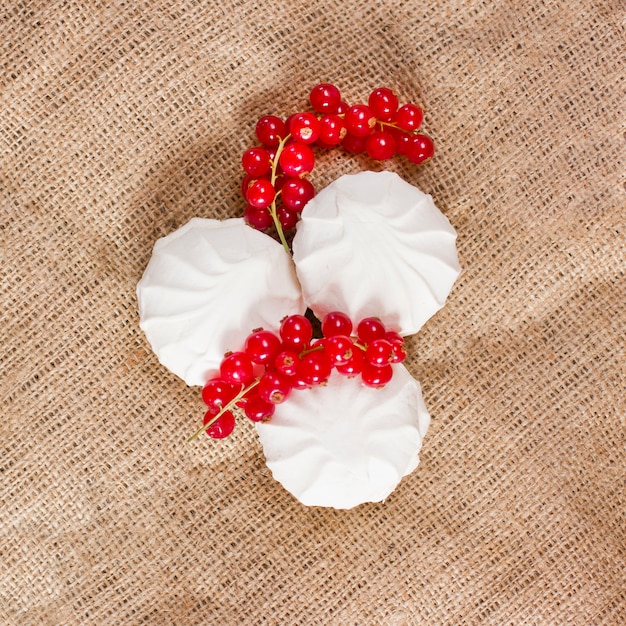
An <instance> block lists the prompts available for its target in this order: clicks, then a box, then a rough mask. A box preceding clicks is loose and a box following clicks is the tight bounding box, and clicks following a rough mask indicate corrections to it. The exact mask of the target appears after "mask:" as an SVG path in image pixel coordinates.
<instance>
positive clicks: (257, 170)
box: [241, 148, 272, 177]
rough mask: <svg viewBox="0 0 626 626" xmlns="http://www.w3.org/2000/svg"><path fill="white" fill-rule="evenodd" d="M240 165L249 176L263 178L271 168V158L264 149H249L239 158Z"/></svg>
mask: <svg viewBox="0 0 626 626" xmlns="http://www.w3.org/2000/svg"><path fill="white" fill-rule="evenodd" d="M241 165H242V166H243V169H244V170H245V172H246V173H247V174H250V175H251V176H257V177H259V176H265V174H267V173H268V172H269V171H270V169H271V167H272V162H271V157H270V154H269V152H268V151H267V150H266V149H265V148H249V149H248V150H246V151H245V152H244V153H243V156H242V157H241Z"/></svg>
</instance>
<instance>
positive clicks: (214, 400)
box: [202, 378, 239, 414]
mask: <svg viewBox="0 0 626 626" xmlns="http://www.w3.org/2000/svg"><path fill="white" fill-rule="evenodd" d="M238 392H239V389H238V387H237V386H235V385H232V384H231V383H228V382H226V381H225V380H222V379H221V378H212V379H211V380H209V381H207V383H206V384H205V385H204V387H203V388H202V400H203V401H204V404H206V405H207V406H208V407H209V408H211V409H217V410H216V411H215V414H217V413H219V410H220V409H221V408H222V407H223V406H225V405H226V404H228V403H229V402H230V401H231V400H233V399H234V398H235V396H236V395H237V393H238Z"/></svg>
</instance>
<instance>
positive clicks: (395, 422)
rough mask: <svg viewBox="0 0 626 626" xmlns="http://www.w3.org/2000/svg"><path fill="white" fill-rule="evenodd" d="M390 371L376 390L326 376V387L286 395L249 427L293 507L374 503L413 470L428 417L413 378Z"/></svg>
mask: <svg viewBox="0 0 626 626" xmlns="http://www.w3.org/2000/svg"><path fill="white" fill-rule="evenodd" d="M393 368H394V374H393V378H392V380H391V381H390V382H389V383H388V384H387V385H386V386H385V387H383V388H382V389H372V388H370V387H366V386H364V385H363V384H362V383H361V381H360V378H359V377H355V378H347V377H345V376H342V375H340V374H339V373H337V372H333V374H332V375H331V377H330V380H329V382H328V385H326V386H319V387H314V388H312V389H307V390H294V391H292V392H291V395H290V396H289V398H288V399H287V400H286V401H285V402H284V403H283V404H279V405H277V406H276V412H275V414H274V416H273V417H272V419H271V421H270V422H268V423H260V424H257V425H256V427H257V432H258V434H259V439H260V441H261V444H262V446H263V452H264V454H265V457H266V462H267V466H268V467H269V469H270V470H271V472H272V474H273V476H274V478H275V479H276V480H277V481H278V482H280V483H281V484H282V485H283V487H285V489H287V491H289V492H290V493H291V494H293V495H294V496H295V497H296V498H297V499H298V500H299V501H300V502H302V503H303V504H305V505H307V506H324V507H334V508H337V509H350V508H352V507H354V506H357V505H358V504H362V503H364V502H380V501H382V500H384V499H385V498H386V497H387V496H388V495H389V494H390V493H391V492H392V491H393V490H394V489H395V488H396V486H397V485H398V483H399V482H400V480H401V479H402V478H403V477H404V476H406V475H407V474H409V473H411V472H412V471H413V470H414V469H415V468H416V467H417V465H418V462H419V451H420V448H421V446H422V439H423V437H424V435H425V434H426V430H427V429H428V425H429V423H430V416H429V414H428V411H427V409H426V405H425V404H424V400H423V398H422V393H421V388H420V385H419V383H418V382H417V380H415V379H414V378H413V377H412V376H411V374H410V373H409V372H408V370H407V369H406V368H405V367H404V366H403V365H401V364H397V365H394V366H393Z"/></svg>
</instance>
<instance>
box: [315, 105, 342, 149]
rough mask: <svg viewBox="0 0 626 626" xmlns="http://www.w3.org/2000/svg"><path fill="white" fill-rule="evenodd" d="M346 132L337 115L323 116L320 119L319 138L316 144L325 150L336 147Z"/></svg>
mask: <svg viewBox="0 0 626 626" xmlns="http://www.w3.org/2000/svg"><path fill="white" fill-rule="evenodd" d="M346 132H347V131H346V126H345V124H344V123H343V120H342V119H341V118H340V117H339V116H338V115H336V114H334V113H329V114H327V115H323V116H322V117H321V118H320V136H319V138H318V140H317V144H318V145H322V146H323V147H325V148H332V147H334V146H338V145H339V144H340V143H341V140H342V139H343V138H344V137H345V136H346Z"/></svg>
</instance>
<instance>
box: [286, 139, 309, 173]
mask: <svg viewBox="0 0 626 626" xmlns="http://www.w3.org/2000/svg"><path fill="white" fill-rule="evenodd" d="M278 163H279V165H280V167H281V168H282V170H283V172H284V173H285V174H287V176H295V177H298V178H301V177H302V176H306V175H307V174H309V173H310V172H311V171H312V170H313V166H314V165H315V155H314V154H313V150H311V148H310V147H309V146H307V144H305V143H302V142H301V141H290V142H289V143H288V144H287V145H286V146H285V147H284V149H283V151H282V152H281V153H280V156H279V157H278Z"/></svg>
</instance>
